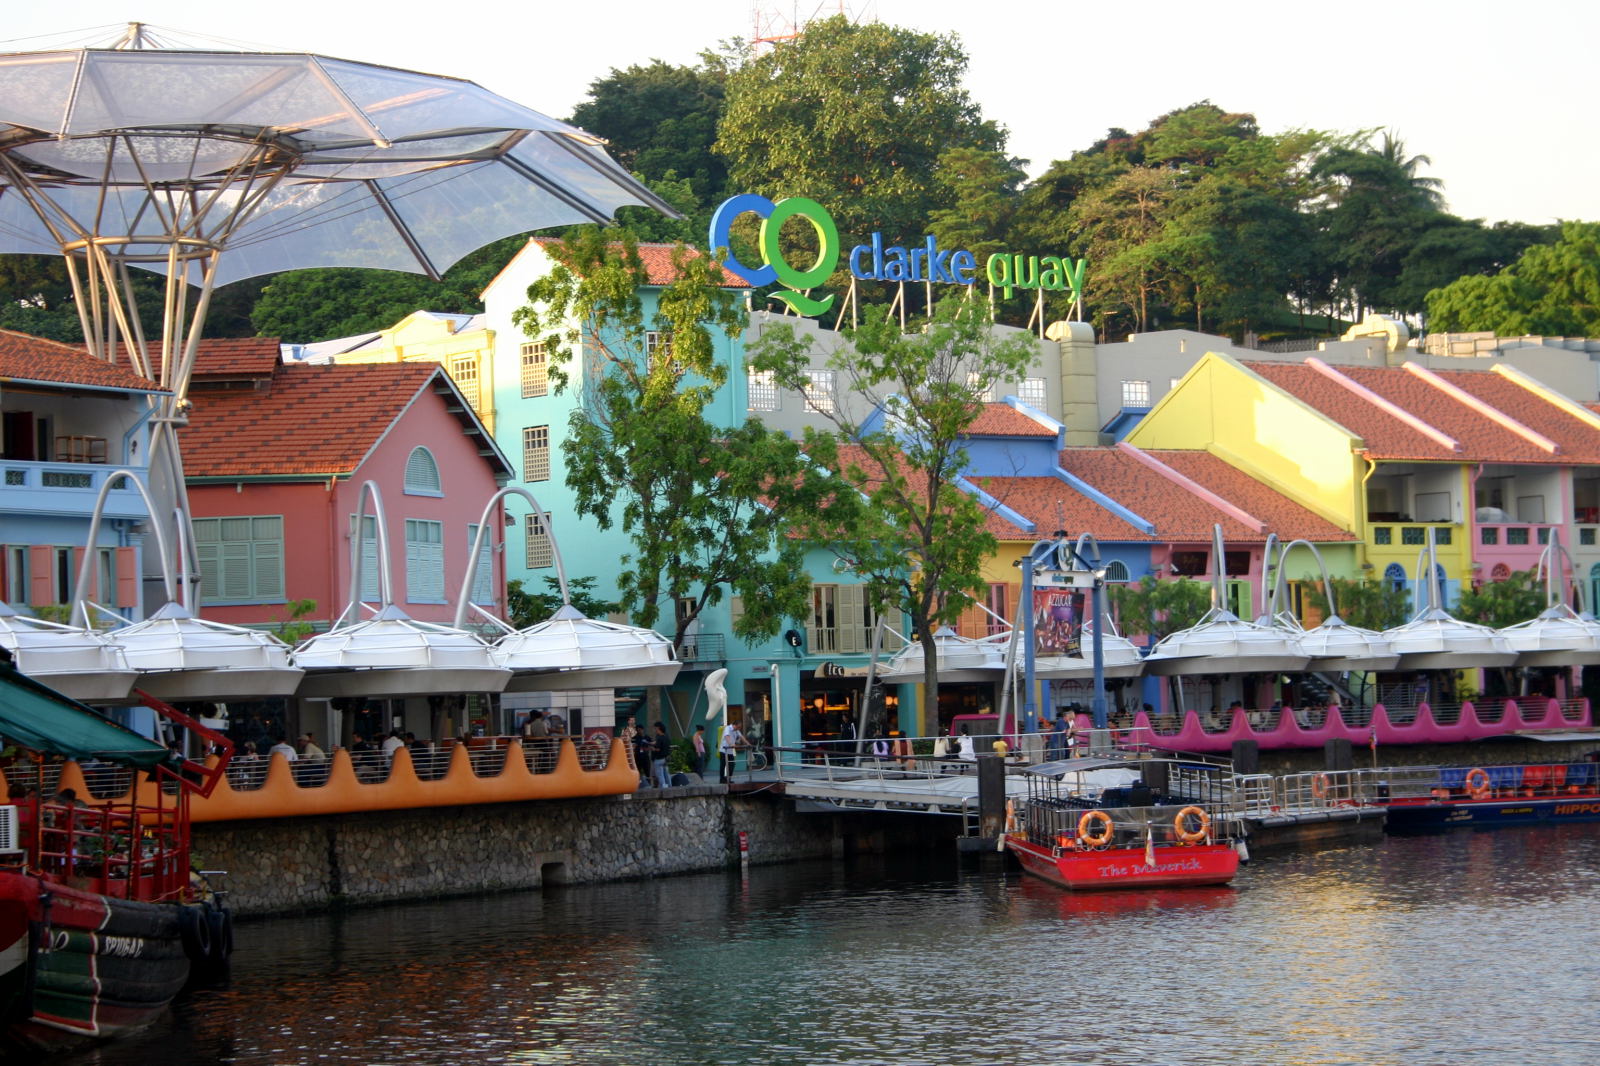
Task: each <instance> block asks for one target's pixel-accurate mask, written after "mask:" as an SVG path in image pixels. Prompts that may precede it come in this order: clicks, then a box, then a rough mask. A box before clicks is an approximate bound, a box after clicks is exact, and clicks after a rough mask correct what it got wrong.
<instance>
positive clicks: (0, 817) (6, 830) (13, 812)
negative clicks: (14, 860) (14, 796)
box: [0, 804, 22, 855]
mask: <svg viewBox="0 0 1600 1066" xmlns="http://www.w3.org/2000/svg"><path fill="white" fill-rule="evenodd" d="M20 854H22V840H21V834H20V833H19V832H18V831H17V808H16V805H15V804H9V805H7V806H4V807H0V855H20Z"/></svg>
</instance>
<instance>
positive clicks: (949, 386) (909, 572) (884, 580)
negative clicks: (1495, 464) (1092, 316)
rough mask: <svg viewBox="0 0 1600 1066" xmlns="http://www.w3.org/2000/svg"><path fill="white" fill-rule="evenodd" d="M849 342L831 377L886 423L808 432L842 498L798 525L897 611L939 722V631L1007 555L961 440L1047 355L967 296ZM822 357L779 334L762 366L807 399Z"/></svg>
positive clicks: (839, 424) (848, 415)
mask: <svg viewBox="0 0 1600 1066" xmlns="http://www.w3.org/2000/svg"><path fill="white" fill-rule="evenodd" d="M847 336H848V341H849V343H848V344H846V345H844V346H841V347H840V348H838V349H836V350H835V351H834V352H833V353H832V354H831V355H830V356H829V358H828V361H827V365H828V366H829V367H830V368H832V369H833V370H834V371H835V372H836V373H837V375H838V378H839V380H840V381H841V382H842V383H844V384H843V387H844V388H846V389H848V390H849V391H851V392H854V393H858V394H859V395H860V396H861V397H862V398H863V399H864V401H865V405H864V406H865V408H866V409H871V408H876V409H878V410H879V411H881V417H875V416H874V415H869V416H867V418H865V419H857V418H855V417H854V416H853V415H852V411H854V410H856V409H857V408H856V406H855V405H851V406H849V407H845V406H841V407H839V408H838V409H836V410H835V411H833V412H822V414H823V416H824V417H825V418H827V419H828V420H830V421H831V422H832V429H831V430H830V431H828V432H817V431H815V430H813V429H808V430H807V431H806V436H805V450H806V453H807V454H808V455H809V456H810V457H811V459H812V460H814V461H815V462H816V463H817V464H818V465H819V466H820V467H822V468H824V469H827V470H832V471H835V472H836V473H837V474H838V475H839V477H840V478H841V479H842V480H843V482H844V488H843V490H842V491H839V492H835V493H832V494H830V495H828V496H827V497H825V498H822V499H819V500H818V501H817V502H816V504H815V506H814V507H812V508H811V509H809V510H806V511H802V512H799V513H796V514H795V515H794V516H793V518H792V525H793V526H794V528H795V530H796V531H797V533H798V534H799V535H800V536H801V538H802V539H804V540H805V541H807V542H809V543H811V544H814V545H818V546H823V547H827V548H829V549H830V550H832V551H833V552H834V553H835V554H836V555H838V556H839V557H840V558H842V559H846V560H848V561H849V562H850V564H851V566H852V568H853V569H854V571H855V572H856V573H857V574H858V575H859V576H860V577H861V578H862V579H863V581H864V582H865V584H866V587H867V593H868V597H869V600H870V601H871V603H872V605H873V606H874V607H875V608H878V609H881V608H883V607H885V606H890V605H892V606H896V607H899V608H900V609H901V610H902V611H903V612H905V614H906V616H907V617H908V618H909V619H910V621H911V624H912V627H913V629H914V630H915V631H916V632H917V633H918V634H919V635H920V637H921V639H922V642H923V647H924V649H925V650H926V654H927V660H926V661H927V669H928V673H927V684H926V687H925V689H924V693H923V698H924V714H925V715H928V716H930V717H928V718H927V721H929V722H932V721H935V720H936V717H933V716H935V715H936V713H937V707H938V685H937V682H936V681H935V679H934V676H933V675H934V671H935V669H936V667H937V656H936V653H935V651H934V647H933V632H934V629H935V627H936V626H937V625H938V624H939V623H941V622H949V621H954V620H955V619H956V617H957V616H958V615H960V613H961V611H962V610H963V609H964V608H965V607H966V606H967V605H968V604H970V603H971V602H972V601H973V599H974V598H976V596H978V595H979V594H980V593H981V592H982V590H983V589H984V587H985V580H984V575H983V562H984V560H985V559H987V558H988V557H989V556H990V555H991V554H992V553H993V551H994V547H995V540H994V537H993V536H992V535H991V534H990V533H989V532H988V530H987V528H986V525H985V522H986V518H987V516H986V515H985V513H984V511H983V509H982V508H981V507H980V506H979V505H978V503H977V502H976V500H975V499H974V497H973V496H971V495H970V494H968V493H966V492H963V491H962V490H961V489H960V488H959V487H958V486H957V484H956V480H957V478H958V476H959V475H960V474H961V472H962V470H963V468H964V467H965V464H966V452H965V449H964V448H963V446H962V441H963V438H964V436H965V434H966V432H967V430H968V428H969V427H970V426H971V425H972V422H973V420H974V419H976V418H977V417H978V415H979V414H980V413H981V412H982V410H983V408H984V403H985V400H984V393H985V390H986V389H987V387H988V385H989V383H990V382H993V381H1001V380H1008V379H1013V378H1016V377H1017V376H1019V375H1020V374H1021V373H1022V371H1023V370H1024V368H1026V367H1027V366H1028V364H1029V362H1030V360H1031V359H1032V358H1033V355H1034V353H1035V351H1036V346H1035V342H1034V340H1033V337H1032V336H1031V335H1030V334H1013V335H1010V336H1009V337H1006V338H1005V339H1003V340H1002V339H1000V335H999V334H997V333H996V332H995V330H994V329H993V323H992V322H991V320H990V319H989V317H988V309H987V307H985V305H984V304H983V303H982V302H981V301H976V300H964V299H961V298H959V297H956V298H951V299H946V300H943V301H941V302H940V303H939V304H938V305H937V307H936V309H935V312H934V314H933V317H932V318H931V319H930V320H929V321H928V322H927V323H926V324H925V325H924V326H923V327H922V329H921V330H920V331H919V332H915V333H909V334H907V333H902V332H901V330H900V323H899V320H898V319H897V318H896V317H895V316H893V315H891V314H890V313H888V311H887V310H886V309H882V308H878V309H870V310H869V312H868V314H867V315H866V320H865V324H864V325H862V327H861V328H860V329H858V330H855V331H853V332H851V333H849V334H848V335H847ZM810 349H811V338H810V337H809V336H800V337H797V336H796V334H795V333H794V331H793V329H792V328H791V327H789V326H788V325H787V324H785V323H773V324H769V325H768V327H767V328H766V329H765V330H764V331H763V334H762V337H761V340H760V341H758V342H757V343H756V345H755V346H754V347H753V348H752V351H751V355H752V359H751V365H752V366H754V367H756V368H758V369H763V370H772V371H773V372H774V376H775V378H776V379H777V381H778V383H779V384H780V385H782V386H783V387H785V388H792V389H803V388H805V387H806V386H807V384H808V382H809V378H808V376H807V375H808V371H809V369H810V368H811V367H812V366H813V359H812V355H811V350H810Z"/></svg>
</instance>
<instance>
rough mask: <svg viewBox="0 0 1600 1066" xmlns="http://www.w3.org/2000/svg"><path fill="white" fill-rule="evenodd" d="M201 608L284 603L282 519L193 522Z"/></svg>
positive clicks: (234, 519) (244, 518)
mask: <svg viewBox="0 0 1600 1066" xmlns="http://www.w3.org/2000/svg"><path fill="white" fill-rule="evenodd" d="M194 547H195V555H196V556H197V557H198V558H199V560H200V580H201V597H200V602H201V603H209V604H227V603H283V602H284V601H285V598H286V597H285V593H284V581H283V516H282V515H248V516H241V517H237V518H196V519H194Z"/></svg>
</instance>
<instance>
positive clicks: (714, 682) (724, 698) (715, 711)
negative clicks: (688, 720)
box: [706, 669, 728, 724]
mask: <svg viewBox="0 0 1600 1066" xmlns="http://www.w3.org/2000/svg"><path fill="white" fill-rule="evenodd" d="M727 676H728V671H727V670H725V669H719V670H713V671H711V672H710V673H709V674H707V675H706V722H707V724H715V722H716V721H717V719H718V718H721V717H722V716H723V715H725V714H727V713H728V690H727V689H726V688H725V687H723V684H722V682H723V681H724V680H725V679H726V678H727Z"/></svg>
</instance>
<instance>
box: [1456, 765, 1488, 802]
mask: <svg viewBox="0 0 1600 1066" xmlns="http://www.w3.org/2000/svg"><path fill="white" fill-rule="evenodd" d="M1462 783H1463V784H1464V785H1466V787H1467V795H1469V796H1471V797H1472V798H1473V799H1475V800H1481V799H1484V798H1485V797H1487V796H1488V795H1489V771H1487V770H1485V769H1484V768H1483V767H1481V766H1475V767H1473V768H1472V769H1470V770H1468V771H1467V776H1466V778H1465V779H1464V780H1463V781H1462Z"/></svg>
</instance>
